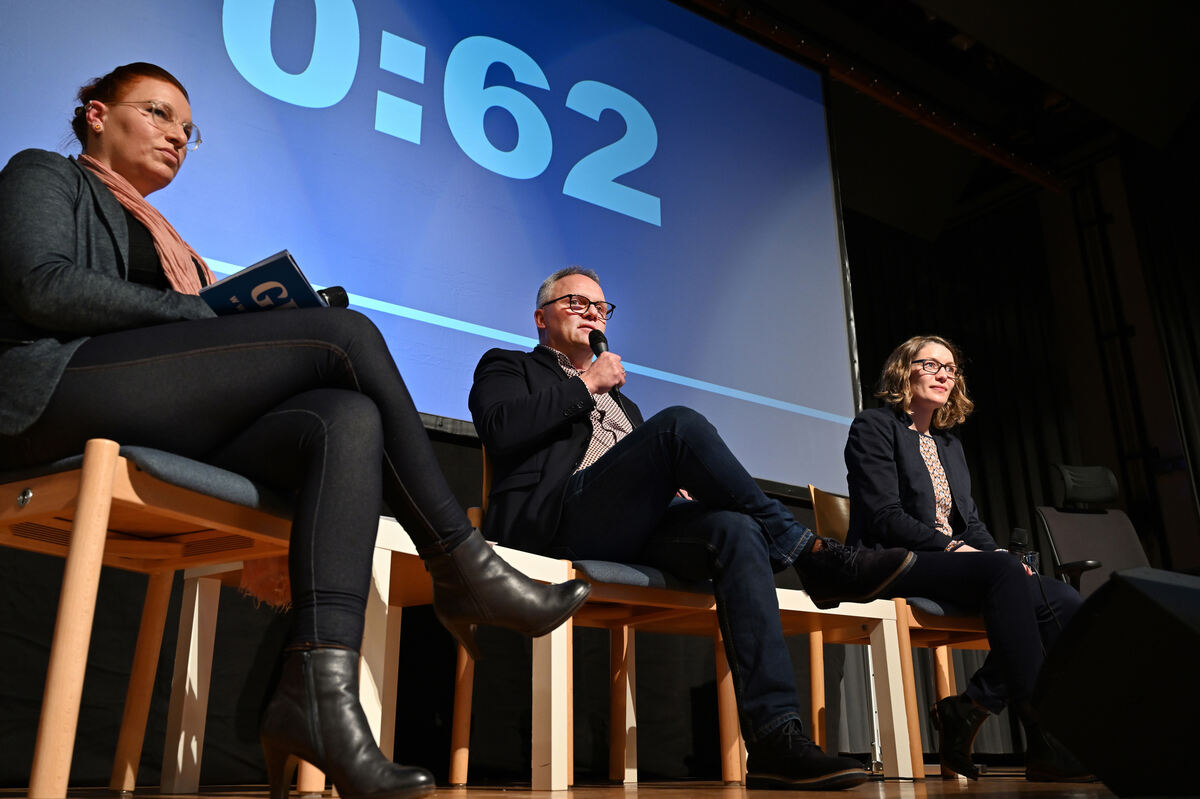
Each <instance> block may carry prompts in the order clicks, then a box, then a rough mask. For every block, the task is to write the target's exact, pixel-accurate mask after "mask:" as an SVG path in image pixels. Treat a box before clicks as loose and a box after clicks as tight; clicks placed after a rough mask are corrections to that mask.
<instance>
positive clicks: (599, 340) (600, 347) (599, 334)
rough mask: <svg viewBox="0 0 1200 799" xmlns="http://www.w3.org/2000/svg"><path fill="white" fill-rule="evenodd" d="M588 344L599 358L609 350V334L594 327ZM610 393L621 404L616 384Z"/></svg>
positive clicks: (589, 335)
mask: <svg viewBox="0 0 1200 799" xmlns="http://www.w3.org/2000/svg"><path fill="white" fill-rule="evenodd" d="M588 344H590V345H591V347H592V354H593V355H595V356H596V357H597V358H599V357H600V356H601V355H602V354H603V353H606V352H608V336H606V335H604V332H603V331H600V330H595V329H593V330H592V332H591V333H588ZM608 393H610V394H612V395H613V397H614V398H615V399H616V400H617V404H620V402H621V394H620V392H618V391H617V387H616V386H613V387H612V388H611V389H609V391H608ZM621 410H622V411H624V410H625V407H624V406H622V407H621Z"/></svg>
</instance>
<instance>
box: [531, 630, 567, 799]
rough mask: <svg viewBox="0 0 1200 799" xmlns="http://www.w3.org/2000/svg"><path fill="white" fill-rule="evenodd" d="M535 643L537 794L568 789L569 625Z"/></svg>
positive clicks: (533, 755) (534, 767) (534, 780)
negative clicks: (538, 792)
mask: <svg viewBox="0 0 1200 799" xmlns="http://www.w3.org/2000/svg"><path fill="white" fill-rule="evenodd" d="M569 624H570V622H569V621H568V622H567V623H566V624H564V625H562V626H560V627H559V628H557V629H556V630H553V631H551V632H549V633H547V634H546V635H543V636H540V637H538V638H534V639H533V675H532V676H533V702H532V714H531V715H532V724H531V725H530V726H531V727H532V731H533V741H532V746H531V757H530V760H531V761H532V762H531V763H530V767H531V769H532V771H533V775H532V777H533V778H532V780H531V782H532V787H533V790H535V791H565V790H566V789H567V703H568V702H569V699H570V698H569V697H568V696H567V642H568V640H569V639H570V636H569V634H568V632H567V629H566V627H567V625H569Z"/></svg>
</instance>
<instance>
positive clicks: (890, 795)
mask: <svg viewBox="0 0 1200 799" xmlns="http://www.w3.org/2000/svg"><path fill="white" fill-rule="evenodd" d="M324 795H325V796H326V797H329V796H331V794H330V793H329V792H328V791H327V792H326V793H325V794H324ZM782 795H788V796H796V795H802V796H808V797H813V798H814V799H820V798H821V797H826V799H833V797H841V799H925V798H926V797H930V798H931V799H932V797H950V796H954V797H964V798H965V799H992V798H993V797H995V798H996V799H999V798H1000V797H1003V799H1016V798H1017V797H1025V796H1030V797H1040V798H1041V799H1049V797H1066V798H1069V799H1110V798H1111V797H1113V796H1114V794H1113V793H1112V792H1111V791H1109V790H1108V789H1107V788H1105V787H1104V786H1103V785H1101V784H1100V783H1090V784H1084V785H1071V784H1065V783H1033V782H1026V781H1025V778H1024V775H1023V773H1022V772H1021V771H1020V770H1017V769H1011V770H1006V769H996V770H994V771H993V772H992V773H990V774H989V775H987V776H985V777H984V778H983V779H981V780H979V781H978V782H970V781H968V780H966V779H958V780H943V779H940V778H938V777H931V778H928V779H926V780H923V781H914V782H903V781H894V780H888V781H871V782H868V783H866V784H865V785H861V786H859V787H858V788H851V789H849V790H845V791H811V792H804V793H803V794H799V793H784V792H780V791H763V790H753V791H751V790H746V789H745V788H743V787H741V786H726V785H722V784H720V783H715V782H644V783H639V784H638V785H631V786H628V787H626V786H621V785H584V786H579V787H576V788H572V789H570V790H568V791H557V792H556V791H531V790H529V789H528V788H525V787H522V786H519V785H509V786H472V787H468V788H440V789H438V791H437V793H436V794H434V795H433V796H435V797H437V799H525V798H526V797H527V798H528V799H743V798H744V799H771V797H779V796H782ZM20 796H24V792H23V791H20V790H15V789H14V790H0V799H8V797H13V799H16V797H20ZM68 796H69V797H71V799H111V797H112V794H111V793H110V792H109V791H108V790H106V789H103V788H80V789H73V790H71V791H69V792H68ZM266 796H267V789H266V787H265V786H261V785H251V786H229V787H211V788H205V789H203V790H202V791H201V792H200V793H198V794H188V795H185V794H160V793H157V789H155V788H153V787H151V788H146V789H141V788H139V789H138V790H137V792H136V793H135V794H134V796H133V799H160V798H161V799H264V798H265V797H266ZM292 796H293V797H295V796H296V794H292Z"/></svg>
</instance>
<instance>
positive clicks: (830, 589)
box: [792, 538, 917, 610]
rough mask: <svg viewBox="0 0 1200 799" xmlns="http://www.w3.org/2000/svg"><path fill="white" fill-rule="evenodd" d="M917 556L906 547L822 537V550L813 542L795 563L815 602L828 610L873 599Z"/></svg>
mask: <svg viewBox="0 0 1200 799" xmlns="http://www.w3.org/2000/svg"><path fill="white" fill-rule="evenodd" d="M916 558H917V556H916V553H913V552H909V551H907V550H904V549H862V548H857V547H848V546H846V545H844V544H841V543H839V542H838V541H835V540H834V539H832V538H822V539H820V549H817V548H816V545H814V547H813V551H812V552H809V553H808V554H807V555H801V556H800V557H799V558H797V559H796V562H795V563H794V564H792V565H793V567H794V568H795V569H796V573H797V574H799V575H800V582H802V583H803V584H804V590H805V591H807V592H808V596H809V598H810V599H812V601H813V604H814V605H816V606H817V607H819V608H821V609H822V610H826V609H828V608H835V607H837V606H838V603H839V602H870V601H871V600H872V599H874V598H875V597H877V596H879V595H880V594H882V593H883V592H884V589H886V588H887V587H888V586H889V585H891V584H892V583H894V582H895V581H896V579H897V578H898V577H900V575H902V574H904V573H905V572H906V571H908V570H909V569H911V568H912V565H913V563H915V562H916Z"/></svg>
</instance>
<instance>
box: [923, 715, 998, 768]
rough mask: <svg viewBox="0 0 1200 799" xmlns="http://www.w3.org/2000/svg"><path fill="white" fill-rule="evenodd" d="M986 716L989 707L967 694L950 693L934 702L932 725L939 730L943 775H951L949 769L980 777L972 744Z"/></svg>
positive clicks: (939, 751)
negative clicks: (952, 694)
mask: <svg viewBox="0 0 1200 799" xmlns="http://www.w3.org/2000/svg"><path fill="white" fill-rule="evenodd" d="M987 717H988V712H987V709H986V708H984V707H981V706H980V705H978V704H976V703H975V702H974V700H972V699H971V697H969V696H967V695H966V694H961V695H959V696H948V697H946V698H945V699H943V700H941V701H939V702H938V703H937V704H936V705H934V706H933V726H934V727H937V731H938V759H939V761H940V762H941V765H942V775H943V776H948V775H947V774H946V771H947V770H948V771H953V772H956V773H958V774H961V775H963V776H964V777H967V778H968V779H972V780H977V779H979V768H978V767H977V766H976V765H975V764H974V763H972V762H971V747H972V746H973V745H974V743H975V736H976V735H977V734H978V733H979V728H980V727H981V726H983V722H984V721H986V720H987Z"/></svg>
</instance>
